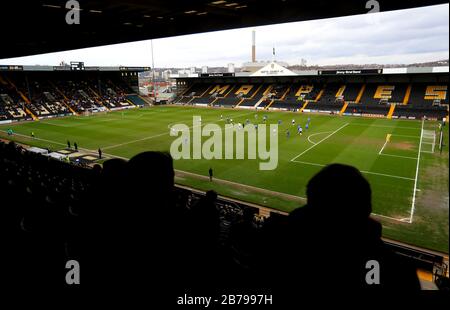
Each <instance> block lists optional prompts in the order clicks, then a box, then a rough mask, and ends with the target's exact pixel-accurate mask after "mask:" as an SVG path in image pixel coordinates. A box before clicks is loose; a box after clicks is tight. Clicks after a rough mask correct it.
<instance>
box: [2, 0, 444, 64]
mask: <svg viewBox="0 0 450 310" xmlns="http://www.w3.org/2000/svg"><path fill="white" fill-rule="evenodd" d="M67 2H68V1H67V0H33V1H23V0H15V1H2V2H1V4H0V11H1V12H2V13H3V14H2V18H1V19H0V27H1V28H0V29H2V44H1V45H2V48H1V49H0V59H1V58H11V57H20V56H28V55H34V54H42V53H50V52H57V51H65V50H71V49H78V48H86V47H93V46H100V45H108V44H116V43H125V42H131V41H139V40H147V39H155V38H163V37H170V36H177V35H185V34H193V33H200V32H208V31H216V30H225V29H232V28H239V27H253V26H261V25H268V24H274V23H282V22H294V21H305V20H312V19H321V18H331V17H339V16H347V15H356V14H364V13H367V11H368V9H366V2H368V1H365V0H346V1H325V0H310V1H298V0H264V1H262V0H227V1H226V0H189V1H187V0H121V1H116V0H79V3H80V10H79V12H80V24H79V25H68V24H67V23H66V14H67V13H68V10H67V9H66V3H67ZM378 2H379V3H380V8H381V10H382V11H390V10H398V9H407V8H414V7H420V6H427V5H436V4H444V3H448V0H396V1H392V0H378Z"/></svg>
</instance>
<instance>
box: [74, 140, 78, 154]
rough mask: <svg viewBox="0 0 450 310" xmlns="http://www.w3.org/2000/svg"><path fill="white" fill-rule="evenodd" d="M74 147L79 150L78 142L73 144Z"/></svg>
mask: <svg viewBox="0 0 450 310" xmlns="http://www.w3.org/2000/svg"><path fill="white" fill-rule="evenodd" d="M73 147H74V148H75V151H76V152H78V144H77V143H76V142H75V143H74V144H73Z"/></svg>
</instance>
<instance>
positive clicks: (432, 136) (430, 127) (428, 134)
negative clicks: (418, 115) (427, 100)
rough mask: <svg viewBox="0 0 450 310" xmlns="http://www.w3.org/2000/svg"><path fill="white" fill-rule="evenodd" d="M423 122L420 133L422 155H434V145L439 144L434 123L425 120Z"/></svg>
mask: <svg viewBox="0 0 450 310" xmlns="http://www.w3.org/2000/svg"><path fill="white" fill-rule="evenodd" d="M423 122H424V124H423V125H424V126H423V128H422V132H421V138H422V139H421V140H422V153H430V154H434V153H435V151H436V145H437V144H438V143H439V141H438V138H439V137H438V133H437V128H436V122H434V121H427V120H423Z"/></svg>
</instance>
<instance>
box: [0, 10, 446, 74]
mask: <svg viewBox="0 0 450 310" xmlns="http://www.w3.org/2000/svg"><path fill="white" fill-rule="evenodd" d="M253 29H254V30H256V31H257V58H258V60H271V59H272V48H273V47H274V46H275V47H276V51H277V56H276V58H277V60H280V61H285V62H288V63H289V64H291V65H294V64H299V63H300V62H301V59H302V58H304V59H306V60H307V61H308V64H309V65H315V64H319V65H334V64H350V63H352V64H369V63H381V64H405V63H415V62H427V61H437V60H444V59H448V58H449V5H448V4H447V5H440V6H433V7H426V8H419V9H411V10H404V11H395V12H387V13H379V14H366V15H359V16H352V17H343V18H335V19H326V20H317V21H309V22H300V23H289V24H280V25H273V26H264V27H256V28H244V29H236V30H230V31H220V32H211V33H204V34H197V35H190V36H181V37H174V38H167V39H159V40H154V42H153V44H154V52H155V67H157V68H168V67H177V68H183V67H184V68H188V67H192V66H197V67H201V66H204V65H205V66H210V67H214V66H226V65H227V64H228V63H234V64H236V65H237V66H241V65H242V63H244V62H246V61H250V57H251V32H252V30H253ZM150 46H151V45H150V41H141V42H134V43H127V44H119V45H112V46H104V47H97V48H89V49H82V50H75V51H68V52H62V53H53V54H45V55H38V56H32V57H22V58H14V59H3V60H0V64H5V65H7V64H15V65H58V64H59V63H60V62H61V61H66V62H70V61H84V62H85V64H86V65H87V66H118V65H123V66H151V64H152V61H151V48H150Z"/></svg>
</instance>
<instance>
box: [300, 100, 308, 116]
mask: <svg viewBox="0 0 450 310" xmlns="http://www.w3.org/2000/svg"><path fill="white" fill-rule="evenodd" d="M308 104H309V101H306V102H305V104H304V105H303V107H302V108H301V109H300V113H303V111H304V110H305V109H306V107H307V106H308Z"/></svg>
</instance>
